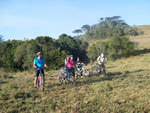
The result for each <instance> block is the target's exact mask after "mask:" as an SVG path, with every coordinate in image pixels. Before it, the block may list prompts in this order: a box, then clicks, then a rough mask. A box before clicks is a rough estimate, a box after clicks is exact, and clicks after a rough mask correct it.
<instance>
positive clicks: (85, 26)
mask: <svg viewBox="0 0 150 113" xmlns="http://www.w3.org/2000/svg"><path fill="white" fill-rule="evenodd" d="M81 29H82V30H83V31H84V32H88V31H89V30H90V26H89V25H83V26H82V27H81Z"/></svg>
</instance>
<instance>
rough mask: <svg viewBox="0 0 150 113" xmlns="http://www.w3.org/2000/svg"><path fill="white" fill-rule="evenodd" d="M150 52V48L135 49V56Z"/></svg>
mask: <svg viewBox="0 0 150 113" xmlns="http://www.w3.org/2000/svg"><path fill="white" fill-rule="evenodd" d="M146 53H150V49H143V50H135V51H134V53H133V56H138V55H141V54H146Z"/></svg>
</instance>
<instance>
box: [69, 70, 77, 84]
mask: <svg viewBox="0 0 150 113" xmlns="http://www.w3.org/2000/svg"><path fill="white" fill-rule="evenodd" d="M69 73H70V79H68V78H67V84H68V85H69V84H70V83H73V84H75V76H74V75H73V70H70V72H69ZM67 77H68V76H67Z"/></svg>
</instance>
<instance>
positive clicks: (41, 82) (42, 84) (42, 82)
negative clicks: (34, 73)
mask: <svg viewBox="0 0 150 113" xmlns="http://www.w3.org/2000/svg"><path fill="white" fill-rule="evenodd" d="M37 85H38V86H40V89H41V91H44V87H45V80H44V75H43V74H42V69H40V74H39V76H38V79H37Z"/></svg>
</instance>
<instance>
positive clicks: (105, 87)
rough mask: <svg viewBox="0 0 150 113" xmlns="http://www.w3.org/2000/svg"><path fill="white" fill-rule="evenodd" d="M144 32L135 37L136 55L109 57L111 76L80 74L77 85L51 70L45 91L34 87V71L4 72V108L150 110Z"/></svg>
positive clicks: (0, 97) (73, 112)
mask: <svg viewBox="0 0 150 113" xmlns="http://www.w3.org/2000/svg"><path fill="white" fill-rule="evenodd" d="M143 36H144V35H141V37H140V36H139V37H131V39H132V40H133V41H135V42H139V46H138V48H139V49H140V50H139V52H138V54H137V55H136V56H132V57H129V58H126V59H119V60H116V61H114V62H112V61H108V63H107V64H106V69H107V72H108V76H107V77H106V76H104V75H98V76H92V77H87V78H80V79H79V80H77V84H76V85H75V86H74V85H69V86H67V85H65V84H63V85H60V84H59V83H58V81H57V76H56V73H57V71H49V72H46V89H45V91H44V92H41V91H40V90H39V89H38V88H33V73H28V72H21V73H6V71H7V70H6V71H5V74H3V73H2V72H0V112H2V113H6V112H8V113H17V112H19V113H20V112H26V113H30V112H31V113H32V112H33V113H40V112H46V113H93V112H95V113H109V112H113V113H116V112H119V113H120V112H122V113H124V112H127V113H129V112H131V113H132V112H140V113H141V112H145V113H146V112H150V101H149V98H150V53H149V51H148V50H149V49H150V37H146V38H144V37H143ZM144 48H146V49H147V51H144V50H143V49H144ZM94 65H95V64H92V65H89V66H88V67H89V68H91V67H92V66H94Z"/></svg>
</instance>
